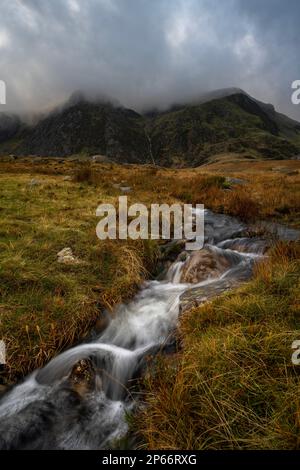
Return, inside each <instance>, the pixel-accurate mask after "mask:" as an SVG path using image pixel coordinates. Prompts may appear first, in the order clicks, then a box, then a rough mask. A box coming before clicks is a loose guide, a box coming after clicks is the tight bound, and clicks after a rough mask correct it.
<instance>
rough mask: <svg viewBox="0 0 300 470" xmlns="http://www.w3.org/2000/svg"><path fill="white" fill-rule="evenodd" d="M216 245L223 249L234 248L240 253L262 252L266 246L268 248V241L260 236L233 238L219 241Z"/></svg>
mask: <svg viewBox="0 0 300 470" xmlns="http://www.w3.org/2000/svg"><path fill="white" fill-rule="evenodd" d="M218 247H220V248H223V249H225V250H226V249H229V250H235V251H239V252H240V253H257V254H264V253H265V252H266V251H267V250H268V248H270V243H268V242H267V241H266V240H263V239H261V238H255V237H254V238H234V239H232V240H225V241H224V242H220V243H219V244H218Z"/></svg>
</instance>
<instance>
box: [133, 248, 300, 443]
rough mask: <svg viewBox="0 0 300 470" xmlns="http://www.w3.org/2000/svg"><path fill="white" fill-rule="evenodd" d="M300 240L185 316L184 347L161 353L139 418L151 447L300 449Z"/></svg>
mask: <svg viewBox="0 0 300 470" xmlns="http://www.w3.org/2000/svg"><path fill="white" fill-rule="evenodd" d="M299 253H300V249H299V245H296V244H288V245H285V244H283V243H280V244H279V245H277V246H276V247H275V248H273V250H272V252H271V253H270V256H269V259H267V260H266V261H265V262H264V263H262V264H261V265H258V266H257V268H256V272H255V277H254V279H253V280H252V281H251V282H249V283H248V284H247V285H245V286H244V287H243V288H240V289H239V290H238V291H233V292H230V293H227V294H224V295H222V296H221V297H219V298H217V299H216V300H214V301H213V302H211V303H207V304H205V305H204V306H202V307H198V308H195V309H193V310H191V311H190V312H188V313H187V314H185V315H184V316H183V317H182V319H181V324H180V330H179V335H180V338H181V340H182V344H183V350H182V352H180V353H178V354H177V355H176V356H175V357H174V356H173V357H171V358H159V359H158V360H157V362H156V366H155V372H154V373H153V372H152V373H151V374H150V373H148V375H147V376H146V378H145V380H144V402H145V404H146V407H144V408H142V409H141V410H140V412H139V414H138V415H137V416H136V417H135V420H134V423H135V426H136V428H137V429H138V435H139V438H140V439H141V440H142V443H143V444H141V445H142V446H144V447H146V448H147V449H198V450H208V449H299V448H300V439H299V435H300V434H299V431H300V401H299V386H300V375H299V368H298V367H297V366H293V364H292V362H291V354H292V349H291V345H292V342H293V341H294V340H296V339H299V337H300V318H299V273H300V263H299Z"/></svg>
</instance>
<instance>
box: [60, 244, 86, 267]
mask: <svg viewBox="0 0 300 470" xmlns="http://www.w3.org/2000/svg"><path fill="white" fill-rule="evenodd" d="M57 261H58V263H63V264H80V263H81V261H80V260H79V259H78V258H77V257H76V256H74V255H73V252H72V249H71V248H63V249H62V250H61V251H60V252H59V253H57Z"/></svg>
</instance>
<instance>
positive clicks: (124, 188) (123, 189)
mask: <svg viewBox="0 0 300 470" xmlns="http://www.w3.org/2000/svg"><path fill="white" fill-rule="evenodd" d="M120 190H121V191H122V193H130V191H131V187H130V186H120Z"/></svg>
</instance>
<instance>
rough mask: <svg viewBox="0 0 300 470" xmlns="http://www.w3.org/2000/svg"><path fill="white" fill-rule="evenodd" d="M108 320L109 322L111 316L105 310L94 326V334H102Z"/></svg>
mask: <svg viewBox="0 0 300 470" xmlns="http://www.w3.org/2000/svg"><path fill="white" fill-rule="evenodd" d="M110 320H111V316H110V315H109V313H108V312H107V311H106V310H105V311H103V312H101V314H100V315H99V317H98V318H97V320H96V323H95V326H94V329H95V331H96V333H98V334H99V333H102V331H104V330H105V328H106V327H107V326H108V324H109V322H110Z"/></svg>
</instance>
